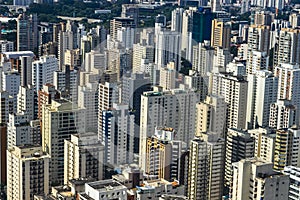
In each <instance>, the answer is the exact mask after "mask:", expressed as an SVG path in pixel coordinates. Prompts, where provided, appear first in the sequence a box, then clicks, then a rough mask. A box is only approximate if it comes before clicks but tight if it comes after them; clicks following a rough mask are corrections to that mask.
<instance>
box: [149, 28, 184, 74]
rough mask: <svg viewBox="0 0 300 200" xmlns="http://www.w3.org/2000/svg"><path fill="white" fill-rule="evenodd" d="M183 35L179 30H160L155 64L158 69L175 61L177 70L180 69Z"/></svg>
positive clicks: (157, 38) (157, 37)
mask: <svg viewBox="0 0 300 200" xmlns="http://www.w3.org/2000/svg"><path fill="white" fill-rule="evenodd" d="M180 50H181V36H180V34H179V33H177V32H172V31H160V32H159V33H158V34H157V35H156V46H155V64H156V65H157V67H158V69H161V68H163V67H165V66H166V65H167V64H168V63H169V62H174V63H175V66H176V70H177V71H180V67H181V64H180V61H181V51H180Z"/></svg>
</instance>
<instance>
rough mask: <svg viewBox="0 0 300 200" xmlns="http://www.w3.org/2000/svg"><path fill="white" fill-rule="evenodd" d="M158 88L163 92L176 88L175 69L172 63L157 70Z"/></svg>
mask: <svg viewBox="0 0 300 200" xmlns="http://www.w3.org/2000/svg"><path fill="white" fill-rule="evenodd" d="M159 86H161V87H162V88H163V90H172V89H175V88H176V69H175V63H174V62H170V63H168V64H167V66H166V67H164V68H162V69H160V70H159Z"/></svg>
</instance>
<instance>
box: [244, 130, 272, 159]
mask: <svg viewBox="0 0 300 200" xmlns="http://www.w3.org/2000/svg"><path fill="white" fill-rule="evenodd" d="M248 133H249V134H250V136H251V137H253V138H255V150H254V156H255V157H257V158H260V159H261V160H263V161H265V162H269V163H272V162H274V151H275V139H276V132H275V131H274V130H272V129H268V128H266V129H264V128H258V129H251V130H248Z"/></svg>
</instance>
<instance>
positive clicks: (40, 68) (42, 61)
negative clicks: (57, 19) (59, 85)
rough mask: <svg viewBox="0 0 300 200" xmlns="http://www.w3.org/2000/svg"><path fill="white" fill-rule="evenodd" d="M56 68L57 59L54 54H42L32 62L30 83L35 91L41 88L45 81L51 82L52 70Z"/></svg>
mask: <svg viewBox="0 0 300 200" xmlns="http://www.w3.org/2000/svg"><path fill="white" fill-rule="evenodd" d="M57 70H58V61H57V58H56V57H55V56H54V55H48V56H42V57H40V58H39V60H37V61H34V62H32V85H34V86H35V88H36V91H39V90H41V89H42V87H43V85H45V84H46V83H50V84H53V76H54V72H55V71H57Z"/></svg>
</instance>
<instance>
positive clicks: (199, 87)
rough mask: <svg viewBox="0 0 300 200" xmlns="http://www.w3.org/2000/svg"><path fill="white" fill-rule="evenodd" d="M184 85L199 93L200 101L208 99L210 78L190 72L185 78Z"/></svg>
mask: <svg viewBox="0 0 300 200" xmlns="http://www.w3.org/2000/svg"><path fill="white" fill-rule="evenodd" d="M184 84H185V85H186V86H187V87H188V88H189V89H193V90H195V91H197V92H198V93H199V95H200V101H203V100H204V99H205V98H206V95H207V94H208V86H209V77H208V76H201V75H200V73H199V72H196V71H193V70H189V74H188V75H186V76H184Z"/></svg>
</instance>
